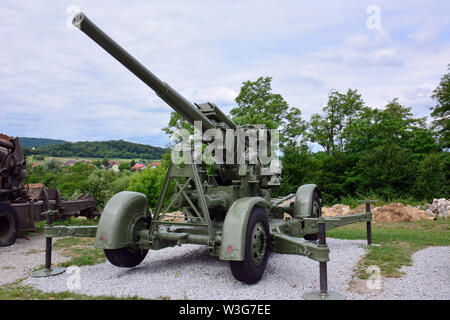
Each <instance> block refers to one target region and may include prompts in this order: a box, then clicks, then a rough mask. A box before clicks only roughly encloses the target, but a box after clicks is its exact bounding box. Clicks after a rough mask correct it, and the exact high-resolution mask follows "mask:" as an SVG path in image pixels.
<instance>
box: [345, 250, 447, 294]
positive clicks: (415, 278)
mask: <svg viewBox="0 0 450 320" xmlns="http://www.w3.org/2000/svg"><path fill="white" fill-rule="evenodd" d="M449 263H450V246H447V247H428V248H426V249H424V250H420V251H418V252H416V253H414V254H413V256H412V266H403V267H402V268H401V271H403V272H405V275H404V276H403V277H401V278H383V279H382V281H381V291H372V292H370V293H368V294H362V295H361V294H358V293H355V292H353V293H348V294H346V297H347V299H377V300H450V264H449Z"/></svg>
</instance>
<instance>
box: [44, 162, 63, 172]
mask: <svg viewBox="0 0 450 320" xmlns="http://www.w3.org/2000/svg"><path fill="white" fill-rule="evenodd" d="M44 169H45V170H47V171H49V172H51V173H58V172H60V171H61V162H60V161H58V160H56V159H51V160H49V161H47V162H45V163H44Z"/></svg>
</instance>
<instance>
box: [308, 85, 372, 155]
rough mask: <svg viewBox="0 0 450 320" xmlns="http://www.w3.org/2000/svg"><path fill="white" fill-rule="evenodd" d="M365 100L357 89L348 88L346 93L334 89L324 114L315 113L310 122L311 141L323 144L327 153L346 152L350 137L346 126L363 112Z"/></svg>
mask: <svg viewBox="0 0 450 320" xmlns="http://www.w3.org/2000/svg"><path fill="white" fill-rule="evenodd" d="M363 107H364V101H363V100H362V98H361V95H360V94H358V91H357V90H352V89H348V91H347V92H346V93H345V94H342V93H339V92H338V91H332V92H331V93H330V94H329V96H328V102H327V105H326V106H325V107H324V108H323V109H322V110H323V112H324V114H323V115H320V114H317V113H316V114H314V115H313V116H312V117H311V121H310V122H309V127H310V133H309V135H308V136H309V139H310V141H311V142H316V143H318V144H319V145H321V146H322V147H323V148H324V150H325V152H326V153H327V154H330V153H332V154H335V153H336V152H344V147H345V143H346V140H347V139H348V137H347V135H346V133H345V128H346V127H347V126H348V125H350V124H351V123H352V121H353V119H355V118H357V117H358V116H359V115H360V113H361V112H362V110H363Z"/></svg>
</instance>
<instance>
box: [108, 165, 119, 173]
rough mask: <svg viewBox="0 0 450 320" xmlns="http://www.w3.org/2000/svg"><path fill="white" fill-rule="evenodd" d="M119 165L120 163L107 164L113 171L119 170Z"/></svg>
mask: <svg viewBox="0 0 450 320" xmlns="http://www.w3.org/2000/svg"><path fill="white" fill-rule="evenodd" d="M119 165H120V163H114V164H112V165H110V166H109V170H111V171H114V172H119V171H120V170H119Z"/></svg>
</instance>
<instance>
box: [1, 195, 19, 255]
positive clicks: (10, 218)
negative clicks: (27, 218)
mask: <svg viewBox="0 0 450 320" xmlns="http://www.w3.org/2000/svg"><path fill="white" fill-rule="evenodd" d="M18 233H19V218H18V217H17V213H16V211H15V210H14V208H13V207H11V206H10V205H9V204H7V203H0V247H7V246H10V245H12V244H14V242H16V238H17V234H18Z"/></svg>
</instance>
